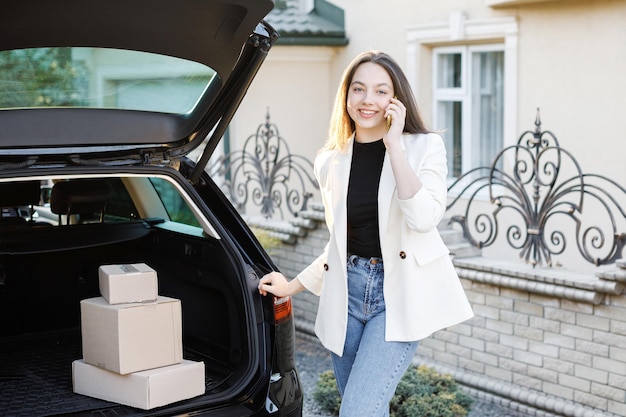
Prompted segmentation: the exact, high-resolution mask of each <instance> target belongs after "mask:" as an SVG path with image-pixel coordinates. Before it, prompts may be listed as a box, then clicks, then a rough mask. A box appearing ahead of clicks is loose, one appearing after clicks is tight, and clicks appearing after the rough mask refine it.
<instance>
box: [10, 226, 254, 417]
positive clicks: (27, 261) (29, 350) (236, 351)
mask: <svg viewBox="0 0 626 417" xmlns="http://www.w3.org/2000/svg"><path fill="white" fill-rule="evenodd" d="M165 225H166V223H163V222H159V221H156V220H155V221H151V222H146V221H142V220H136V221H127V222H118V223H110V224H106V223H95V224H83V225H67V226H49V227H32V228H28V229H25V228H21V229H19V230H9V231H0V315H1V316H0V317H1V320H2V322H1V324H0V358H2V365H0V415H3V416H29V417H34V416H42V415H55V414H67V413H71V412H79V413H80V412H85V413H88V412H89V411H94V410H103V409H107V408H116V410H115V411H113V414H106V413H105V414H102V415H144V414H145V415H150V414H151V413H150V412H143V411H142V410H138V409H132V408H129V407H124V406H120V405H118V404H114V403H109V402H106V401H103V400H99V399H94V398H90V397H86V396H82V395H78V394H74V393H73V391H72V362H73V361H74V360H76V359H80V358H81V357H82V355H81V333H80V305H79V302H80V300H82V299H85V298H90V297H97V296H99V295H100V292H99V286H98V268H99V266H100V265H105V264H126V263H146V264H147V265H149V266H150V267H152V268H153V269H154V270H155V271H156V272H157V276H158V292H159V295H164V296H168V297H173V298H178V299H180V300H181V305H182V320H183V357H184V358H185V359H190V360H195V361H203V362H204V363H205V369H206V371H205V372H206V373H205V375H206V394H205V396H211V397H213V398H214V399H218V398H220V397H221V396H224V395H225V393H226V392H227V391H228V389H229V388H231V387H232V386H233V385H234V384H235V383H236V382H237V381H240V380H241V378H244V377H245V376H246V374H247V373H248V372H249V370H250V366H251V363H250V361H251V360H252V359H250V358H251V357H252V356H253V355H250V352H249V350H250V347H249V346H250V343H249V342H250V341H249V340H248V337H249V336H248V335H249V329H248V326H250V323H249V321H250V320H249V319H248V318H246V317H244V314H245V313H244V312H245V311H249V309H247V308H242V307H241V306H242V304H243V303H249V301H248V300H247V298H246V296H245V289H242V284H241V283H242V282H243V281H244V280H243V279H242V278H241V275H242V273H241V271H239V270H238V268H235V267H234V266H233V263H232V261H230V259H231V257H230V256H228V254H227V252H226V251H225V250H224V248H223V246H222V241H220V240H218V239H212V238H207V237H206V236H204V237H199V236H198V237H194V236H192V235H189V234H183V233H178V232H176V231H175V230H171V229H168V228H167V227H165ZM70 228H71V229H70ZM44 248H45V250H44ZM51 248H53V249H54V250H53V251H51V250H50V249H51ZM189 401H192V400H189ZM86 415H87V414H86Z"/></svg>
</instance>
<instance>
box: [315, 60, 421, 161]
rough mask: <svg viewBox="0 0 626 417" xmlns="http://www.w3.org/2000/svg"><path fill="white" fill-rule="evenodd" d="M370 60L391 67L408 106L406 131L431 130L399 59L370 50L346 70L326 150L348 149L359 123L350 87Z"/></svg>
mask: <svg viewBox="0 0 626 417" xmlns="http://www.w3.org/2000/svg"><path fill="white" fill-rule="evenodd" d="M366 62H373V63H374V64H378V65H380V66H381V67H383V68H384V69H385V71H387V73H388V74H389V76H390V77H391V80H392V82H393V90H394V92H395V95H396V97H397V98H398V100H400V101H401V102H402V103H403V104H404V105H405V106H406V120H405V123H404V133H427V132H429V130H428V129H427V128H426V126H425V125H424V122H423V121H422V116H421V115H420V112H419V109H418V107H417V102H416V101H415V97H414V96H413V91H412V90H411V85H410V84H409V80H407V78H406V75H404V72H403V71H402V69H401V68H400V66H399V65H398V63H397V62H396V61H395V60H394V59H393V58H391V57H390V56H389V55H387V54H386V53H384V52H380V51H366V52H362V53H361V54H359V55H357V56H356V57H355V58H354V59H353V60H352V62H351V63H350V65H348V67H347V68H346V69H345V71H344V72H343V76H342V79H341V83H340V84H339V88H338V89H337V95H336V96H335V105H334V107H333V112H332V114H331V117H330V127H329V129H328V139H327V140H326V144H325V145H324V148H322V150H329V149H338V150H340V151H342V152H343V151H345V150H346V147H347V145H348V141H349V139H350V137H351V136H352V134H353V133H354V131H355V129H356V127H355V125H354V121H353V120H352V119H351V118H350V115H349V114H348V110H347V107H346V101H347V98H348V88H349V87H350V83H351V82H352V77H353V76H354V73H355V72H356V69H357V68H358V67H359V65H361V64H364V63H366Z"/></svg>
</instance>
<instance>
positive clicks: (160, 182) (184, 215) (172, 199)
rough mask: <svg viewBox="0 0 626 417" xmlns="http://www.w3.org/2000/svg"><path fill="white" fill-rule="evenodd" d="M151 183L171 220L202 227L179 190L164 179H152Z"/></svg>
mask: <svg viewBox="0 0 626 417" xmlns="http://www.w3.org/2000/svg"><path fill="white" fill-rule="evenodd" d="M150 181H151V182H152V185H153V186H154V188H155V190H156V191H157V193H158V194H159V198H160V199H161V201H162V202H163V206H165V210H167V214H168V215H169V216H170V220H172V221H174V222H177V223H183V224H187V225H189V226H196V227H201V226H200V223H199V222H198V220H197V219H196V217H195V216H194V215H193V212H192V211H191V209H190V208H189V206H188V205H187V203H185V201H184V200H183V198H182V197H181V195H180V194H179V193H178V190H176V188H174V186H173V185H172V184H170V183H169V182H167V181H165V180H164V179H162V178H150Z"/></svg>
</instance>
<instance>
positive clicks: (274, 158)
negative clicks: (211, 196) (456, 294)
mask: <svg viewBox="0 0 626 417" xmlns="http://www.w3.org/2000/svg"><path fill="white" fill-rule="evenodd" d="M209 172H210V173H211V175H213V176H215V175H216V174H217V175H218V176H220V177H222V178H224V186H223V188H224V189H225V191H226V195H227V196H228V197H229V198H230V200H231V202H232V203H233V205H235V207H237V210H238V211H239V212H240V213H247V212H248V210H249V209H251V208H258V209H259V211H260V214H261V215H262V216H263V217H265V218H266V219H272V218H274V216H276V215H279V216H280V218H281V219H283V218H284V216H285V212H284V207H283V202H284V204H285V206H286V209H287V210H288V212H289V213H290V214H291V215H292V216H294V217H297V215H298V213H299V212H300V211H302V210H306V208H307V202H308V201H309V199H310V198H311V197H312V196H313V193H312V192H310V191H308V188H307V187H309V186H311V187H313V188H314V189H317V181H316V180H315V178H314V177H313V176H312V173H313V164H312V163H311V162H310V161H309V160H308V159H306V158H305V157H303V156H300V155H294V154H292V153H291V151H290V150H289V146H288V145H287V142H286V141H285V139H284V138H283V137H281V136H280V134H279V132H278V127H277V126H276V125H275V124H273V123H271V122H270V112H269V109H268V110H267V114H266V117H265V123H262V124H260V125H259V126H258V128H257V131H256V133H254V134H252V135H250V136H249V137H248V138H247V139H246V141H245V142H244V146H243V148H242V149H241V150H236V151H233V152H230V153H228V154H226V155H222V156H221V157H219V158H218V159H217V160H216V161H215V162H214V163H213V164H212V165H211V167H210V168H209Z"/></svg>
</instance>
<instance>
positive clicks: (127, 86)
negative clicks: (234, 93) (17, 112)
mask: <svg viewBox="0 0 626 417" xmlns="http://www.w3.org/2000/svg"><path fill="white" fill-rule="evenodd" d="M212 83H219V80H218V76H217V75H216V72H215V71H214V70H213V69H212V68H209V67H207V66H204V65H202V64H199V63H196V62H191V61H186V60H183V59H179V58H174V57H170V56H161V55H157V54H150V53H146V52H139V51H126V50H117V49H108V48H82V47H73V48H32V49H22V50H14V51H0V91H1V92H2V94H1V95H0V109H12V108H23V107H27V108H28V107H91V108H103V107H104V108H112V109H125V110H150V111H160V112H166V113H175V114H185V113H187V112H189V111H190V110H191V109H193V108H194V106H195V105H196V103H197V102H198V100H199V98H200V96H201V95H202V93H203V92H204V91H205V89H206V88H207V87H208V86H209V85H210V84H212Z"/></svg>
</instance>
